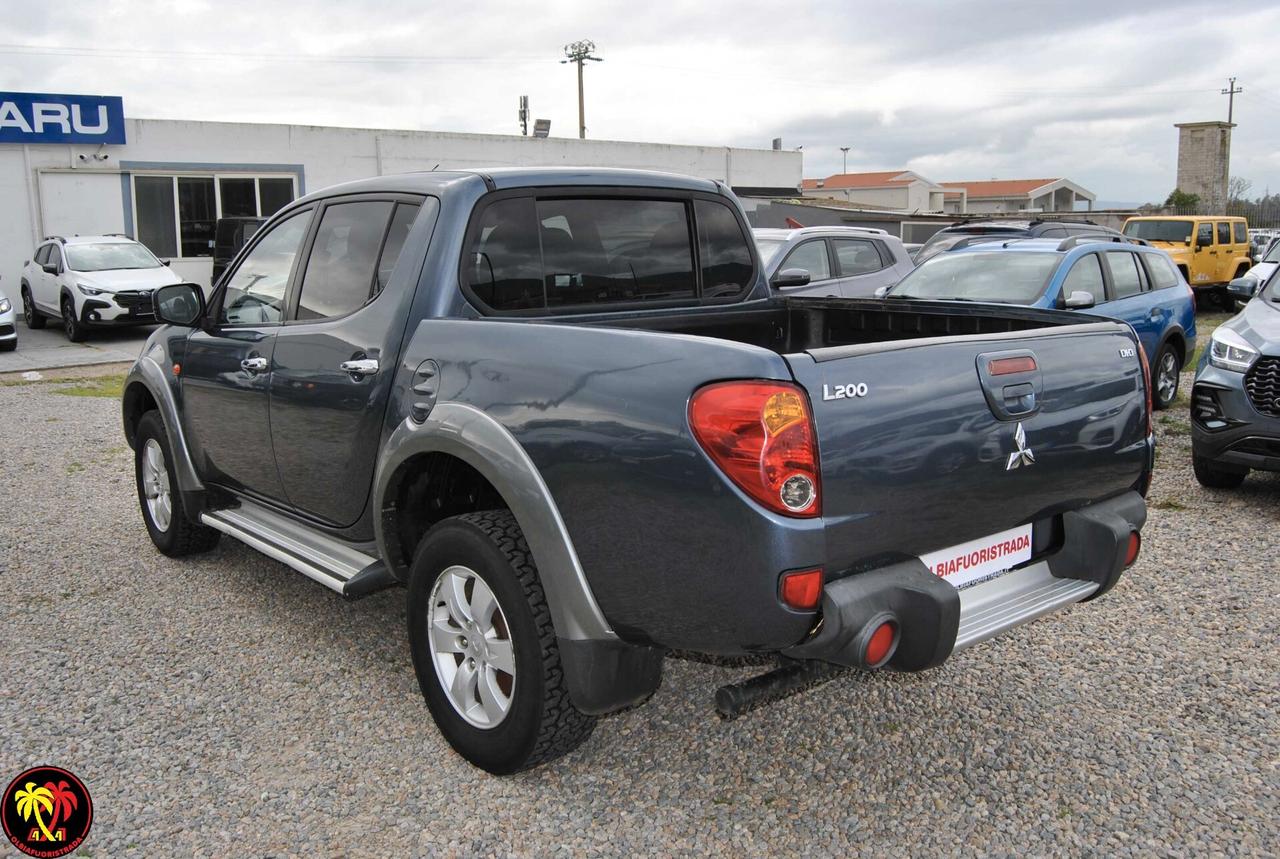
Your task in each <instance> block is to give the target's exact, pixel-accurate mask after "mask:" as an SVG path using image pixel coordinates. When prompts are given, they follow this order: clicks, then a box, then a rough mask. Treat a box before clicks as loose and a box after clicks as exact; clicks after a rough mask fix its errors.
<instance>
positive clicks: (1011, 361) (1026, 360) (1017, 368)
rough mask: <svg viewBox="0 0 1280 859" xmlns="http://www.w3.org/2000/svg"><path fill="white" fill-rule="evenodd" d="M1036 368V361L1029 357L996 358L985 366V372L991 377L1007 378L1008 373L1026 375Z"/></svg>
mask: <svg viewBox="0 0 1280 859" xmlns="http://www.w3.org/2000/svg"><path fill="white" fill-rule="evenodd" d="M1035 368H1036V359H1035V358H1032V357H1031V356H1030V355H1024V356H1022V357H1021V358H996V359H995V360H994V361H992V362H991V363H989V364H987V372H989V373H990V374H991V375H993V376H1007V375H1009V374H1010V373H1027V372H1030V371H1031V370H1034V369H1035Z"/></svg>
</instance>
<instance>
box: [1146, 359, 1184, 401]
mask: <svg viewBox="0 0 1280 859" xmlns="http://www.w3.org/2000/svg"><path fill="white" fill-rule="evenodd" d="M1181 379H1182V361H1181V360H1180V359H1179V358H1178V350H1177V349H1175V348H1174V347H1173V344H1171V343H1166V344H1164V345H1163V346H1161V347H1160V353H1159V354H1158V355H1156V365H1155V378H1154V379H1152V380H1151V383H1152V385H1151V386H1152V392H1151V394H1152V396H1151V404H1152V405H1153V406H1154V407H1155V408H1157V409H1167V408H1169V407H1170V406H1172V405H1173V401H1174V400H1176V399H1177V398H1178V383H1179V382H1180V381H1181Z"/></svg>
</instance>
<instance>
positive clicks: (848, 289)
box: [751, 227, 915, 298]
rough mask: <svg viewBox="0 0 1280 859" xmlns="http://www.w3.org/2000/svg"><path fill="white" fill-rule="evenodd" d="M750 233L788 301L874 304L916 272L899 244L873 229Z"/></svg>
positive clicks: (831, 228) (761, 231) (822, 228)
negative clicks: (816, 298)
mask: <svg viewBox="0 0 1280 859" xmlns="http://www.w3.org/2000/svg"><path fill="white" fill-rule="evenodd" d="M751 232H752V234H753V236H754V237H755V241H756V247H757V248H758V249H759V250H760V259H761V260H762V261H763V262H764V267H765V274H766V275H767V276H768V278H769V282H770V283H772V284H773V285H774V287H775V288H777V289H778V290H780V291H782V292H785V293H786V294H787V295H821V296H826V297H829V298H837V297H844V298H870V297H871V296H872V295H874V294H875V291H876V290H877V289H879V288H880V287H882V286H888V285H889V284H893V283H897V282H898V281H899V280H901V279H902V278H903V277H905V276H906V274H907V273H908V272H909V271H911V269H912V268H914V267H915V264H914V263H912V262H911V257H910V256H909V255H908V254H907V249H906V248H905V247H903V245H902V240H901V239H899V238H898V237H897V236H892V235H890V234H889V233H888V232H887V231H885V230H878V229H875V228H872V227H802V228H800V229H795V230H776V229H763V228H761V229H755V230H752V231H751Z"/></svg>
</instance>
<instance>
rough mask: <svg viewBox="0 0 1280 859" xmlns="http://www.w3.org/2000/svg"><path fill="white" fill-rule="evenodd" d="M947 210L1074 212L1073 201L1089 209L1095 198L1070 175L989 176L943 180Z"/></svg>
mask: <svg viewBox="0 0 1280 859" xmlns="http://www.w3.org/2000/svg"><path fill="white" fill-rule="evenodd" d="M942 184H943V186H944V188H945V189H946V190H945V197H944V199H945V204H944V210H945V211H947V212H955V213H962V212H968V213H970V214H973V213H975V212H978V213H982V212H1074V211H1075V208H1076V201H1078V200H1083V201H1085V203H1086V204H1087V206H1088V208H1089V209H1091V210H1092V209H1093V201H1094V200H1096V199H1097V198H1098V195H1097V194H1094V193H1093V192H1092V191H1090V190H1089V189H1087V188H1085V187H1083V186H1081V185H1077V184H1076V183H1075V182H1072V181H1071V180H1070V179H1061V178H1059V179H989V180H983V181H978V182H943V183H942Z"/></svg>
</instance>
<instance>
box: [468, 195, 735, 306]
mask: <svg viewBox="0 0 1280 859" xmlns="http://www.w3.org/2000/svg"><path fill="white" fill-rule="evenodd" d="M695 213H696V222H697V237H696V241H697V244H696V246H695V243H694V242H695V236H694V232H695V218H694V217H693V215H694V214H695ZM749 242H750V239H749V238H748V236H747V235H746V233H744V232H743V230H742V227H741V225H740V224H739V222H738V219H737V217H736V216H735V215H734V213H733V211H732V210H731V209H730V208H729V207H727V206H725V205H724V204H722V203H719V202H715V201H708V200H694V201H689V200H672V199H666V200H663V199H644V198H636V197H617V198H613V197H563V196H554V197H552V196H548V197H536V198H535V197H523V196H522V197H509V198H506V199H500V200H496V201H495V202H493V203H491V204H489V205H488V206H486V207H485V208H484V209H482V210H481V211H480V212H479V213H478V214H477V216H476V218H475V220H473V221H472V224H471V227H470V233H469V236H468V244H467V252H466V254H465V255H464V257H463V266H462V280H463V284H464V287H465V288H466V290H467V291H468V293H469V294H470V295H471V296H472V297H473V298H474V299H476V300H478V301H479V302H480V303H482V304H484V305H485V306H486V307H488V308H489V309H491V310H496V311H506V312H510V311H522V310H540V309H544V308H546V309H551V310H560V309H563V308H574V307H577V308H582V309H586V310H590V309H595V308H596V307H599V306H601V305H604V306H608V305H634V304H654V305H657V304H669V303H673V302H674V303H689V302H693V301H697V300H699V299H700V298H711V299H714V298H724V297H728V296H734V295H738V294H740V293H742V292H743V291H744V290H746V289H748V288H749V287H750V286H751V283H752V274H753V273H754V271H755V264H754V261H753V258H752V254H751V245H750V244H749ZM695 250H696V253H695ZM695 260H700V263H701V265H700V267H701V271H698V270H697V268H696V265H697V263H695ZM700 285H701V291H700V288H699V287H700Z"/></svg>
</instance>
